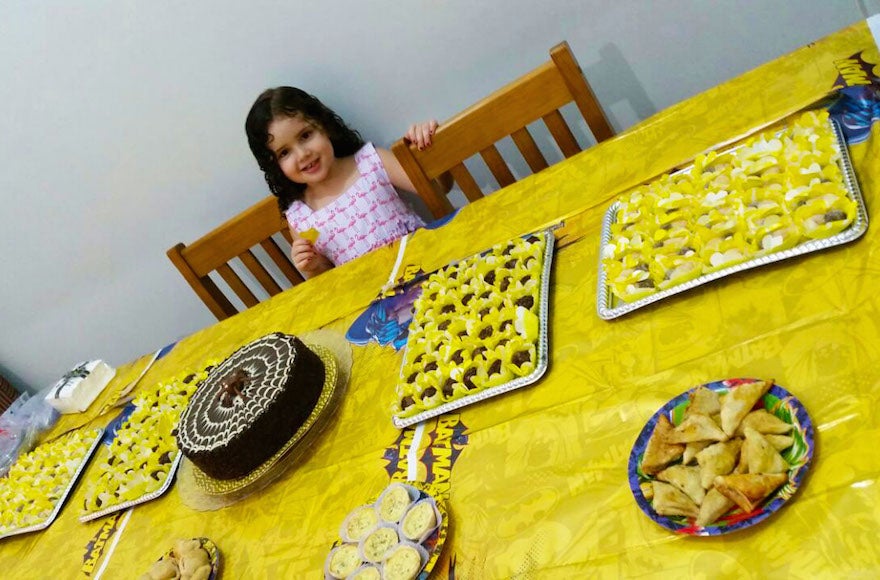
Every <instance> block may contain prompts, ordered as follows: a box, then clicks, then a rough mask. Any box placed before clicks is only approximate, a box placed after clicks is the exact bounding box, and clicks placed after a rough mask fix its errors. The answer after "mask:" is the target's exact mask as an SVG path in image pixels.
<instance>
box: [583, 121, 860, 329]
mask: <svg viewBox="0 0 880 580" xmlns="http://www.w3.org/2000/svg"><path fill="white" fill-rule="evenodd" d="M867 228H868V214H867V211H866V209H865V203H864V200H863V199H862V195H861V192H860V191H859V186H858V182H857V181H856V177H855V173H854V172H853V169H852V164H851V163H850V160H849V156H848V151H847V148H846V143H845V141H844V139H843V135H842V133H841V132H840V128H839V127H838V126H837V124H836V123H835V122H834V121H833V120H831V119H830V118H829V117H828V112H827V111H825V110H816V111H807V112H805V113H801V114H799V115H798V116H795V117H792V118H791V119H789V120H788V121H787V122H786V124H785V125H783V126H782V127H776V128H771V129H767V130H765V131H762V132H760V133H758V134H757V135H754V136H752V137H750V138H748V139H746V140H745V141H744V142H742V143H740V144H739V145H736V146H733V147H730V148H729V149H726V150H722V151H711V152H709V153H708V154H705V155H698V156H697V158H696V159H695V160H694V163H693V165H691V166H689V167H687V168H685V169H682V170H681V171H678V172H675V173H672V174H670V175H663V176H661V177H659V178H658V179H656V180H654V181H652V182H650V183H648V184H646V185H643V186H640V187H637V188H636V189H634V190H632V191H630V192H629V193H627V194H625V195H624V196H622V197H621V198H620V199H619V200H618V201H616V202H614V203H613V204H612V205H611V207H609V208H608V211H607V212H606V214H605V219H604V221H603V224H602V257H601V259H600V263H599V282H598V293H597V310H598V313H599V316H600V317H601V318H604V319H611V318H615V317H618V316H622V315H623V314H626V313H628V312H631V311H633V310H636V309H638V308H641V307H643V306H647V305H648V304H651V303H654V302H657V301H658V300H662V299H664V298H666V297H668V296H671V295H673V294H677V293H679V292H683V291H685V290H689V289H691V288H694V287H696V286H699V285H701V284H705V283H707V282H710V281H712V280H716V279H718V278H723V277H725V276H728V275H730V274H734V273H737V272H741V271H743V270H747V269H750V268H756V267H758V266H763V265H766V264H770V263H772V262H777V261H780V260H784V259H787V258H792V257H794V256H800V255H803V254H807V253H810V252H815V251H818V250H822V249H825V248H830V247H832V246H836V245H840V244H845V243H848V242H852V241H854V240H856V239H858V238H859V237H860V236H861V235H862V234H864V233H865V231H866V230H867Z"/></svg>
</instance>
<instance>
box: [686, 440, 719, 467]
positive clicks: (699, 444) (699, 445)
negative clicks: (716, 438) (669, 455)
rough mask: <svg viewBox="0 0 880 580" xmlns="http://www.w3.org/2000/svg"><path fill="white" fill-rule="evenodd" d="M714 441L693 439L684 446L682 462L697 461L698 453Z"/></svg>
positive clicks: (687, 463) (688, 463)
mask: <svg viewBox="0 0 880 580" xmlns="http://www.w3.org/2000/svg"><path fill="white" fill-rule="evenodd" d="M712 443H713V442H712V441H692V442H691V443H688V444H687V446H685V448H684V455H683V456H682V458H681V462H682V463H684V464H685V465H690V464H691V463H693V462H695V461H696V460H697V453H699V452H700V451H702V450H703V449H705V448H706V447H708V446H709V445H711V444H712Z"/></svg>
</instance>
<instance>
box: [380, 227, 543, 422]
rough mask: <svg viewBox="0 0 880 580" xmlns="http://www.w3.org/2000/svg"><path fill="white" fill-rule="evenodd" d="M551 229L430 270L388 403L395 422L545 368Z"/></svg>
mask: <svg viewBox="0 0 880 580" xmlns="http://www.w3.org/2000/svg"><path fill="white" fill-rule="evenodd" d="M553 241H554V237H553V233H552V232H550V231H543V232H540V233H535V234H529V235H526V236H523V237H520V238H516V239H514V240H511V241H509V242H504V243H501V244H498V245H496V246H494V247H492V248H491V249H489V250H487V251H485V252H483V253H481V254H478V255H475V256H471V257H469V258H466V259H464V260H461V261H460V262H456V263H453V264H449V265H448V266H446V267H444V268H442V269H441V270H438V271H437V272H434V273H432V274H431V275H430V276H429V277H428V278H427V279H426V280H425V282H424V283H423V284H422V294H421V296H420V297H419V298H417V299H416V301H415V302H414V303H413V319H412V322H411V323H410V328H409V336H408V337H407V343H406V350H405V351H404V355H403V364H402V365H401V371H400V376H399V378H398V383H397V388H396V390H395V399H394V401H393V403H392V408H391V411H392V421H393V423H394V425H395V426H396V427H398V428H403V427H406V426H408V425H413V424H415V423H419V422H421V421H424V420H425V419H429V418H431V417H435V416H438V415H442V414H444V413H447V412H449V411H452V410H454V409H458V408H460V407H463V406H465V405H470V404H472V403H476V402H478V401H483V400H485V399H488V398H489V397H494V396H496V395H500V394H503V393H506V392H508V391H511V390H514V389H518V388H521V387H524V386H526V385H529V384H532V383H534V382H535V381H537V380H538V379H539V378H541V376H542V375H543V374H544V373H545V372H546V370H547V364H548V345H547V316H548V295H549V284H550V267H551V263H552V258H553Z"/></svg>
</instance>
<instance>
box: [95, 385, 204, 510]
mask: <svg viewBox="0 0 880 580" xmlns="http://www.w3.org/2000/svg"><path fill="white" fill-rule="evenodd" d="M205 376H207V371H202V372H200V373H192V374H188V375H186V376H184V377H181V378H175V379H172V380H170V381H167V382H163V383H159V384H158V385H157V386H155V387H153V388H151V389H148V390H146V391H144V392H143V393H141V394H140V395H138V396H137V397H136V398H135V399H134V401H132V402H131V403H130V404H129V405H127V406H126V408H125V409H124V410H123V412H122V413H121V414H120V415H119V416H118V417H117V418H116V419H115V420H114V421H113V423H111V425H109V426H108V428H107V433H106V436H105V438H104V440H105V441H104V443H105V444H104V445H102V446H101V449H100V450H99V451H98V454H97V457H96V460H95V462H94V466H93V468H92V469H90V470H89V473H88V474H87V480H86V497H85V499H84V500H83V505H82V510H81V512H80V517H79V521H80V522H83V523H85V522H88V521H91V520H94V519H97V518H100V517H103V516H106V515H108V514H111V513H114V512H117V511H121V510H125V509H128V508H130V507H133V506H136V505H138V504H141V503H145V502H148V501H151V500H153V499H156V498H157V497H159V496H161V495H162V494H164V493H165V492H166V491H167V490H168V489H169V488H170V487H171V484H172V482H173V480H174V474H175V472H176V471H177V468H178V466H179V465H180V460H181V458H182V455H181V453H180V451H179V450H178V449H177V442H176V440H175V438H174V430H175V429H176V427H177V423H178V421H179V419H180V414H181V413H182V412H183V409H184V408H185V407H186V405H187V403H188V402H189V398H190V396H191V395H192V394H193V393H194V392H195V390H196V388H197V386H198V384H199V383H200V382H201V381H202V380H203V379H204V378H205Z"/></svg>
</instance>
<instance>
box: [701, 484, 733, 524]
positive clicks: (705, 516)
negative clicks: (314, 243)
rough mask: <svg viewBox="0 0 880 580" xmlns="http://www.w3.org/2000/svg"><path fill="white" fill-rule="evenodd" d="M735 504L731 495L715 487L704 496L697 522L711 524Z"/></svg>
mask: <svg viewBox="0 0 880 580" xmlns="http://www.w3.org/2000/svg"><path fill="white" fill-rule="evenodd" d="M733 506H734V503H733V501H732V500H731V499H730V498H729V497H727V496H726V495H724V494H723V493H721V492H720V491H718V490H717V489H715V488H714V487H713V488H712V489H710V490H709V492H708V493H707V494H706V497H705V498H703V503H702V504H701V505H700V514H699V515H698V516H697V522H696V523H697V525H698V526H705V525H707V524H711V523H712V522H714V521H715V520H717V519H718V518H720V517H721V516H723V515H724V514H725V513H727V510H729V509H730V508H732V507H733Z"/></svg>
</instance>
